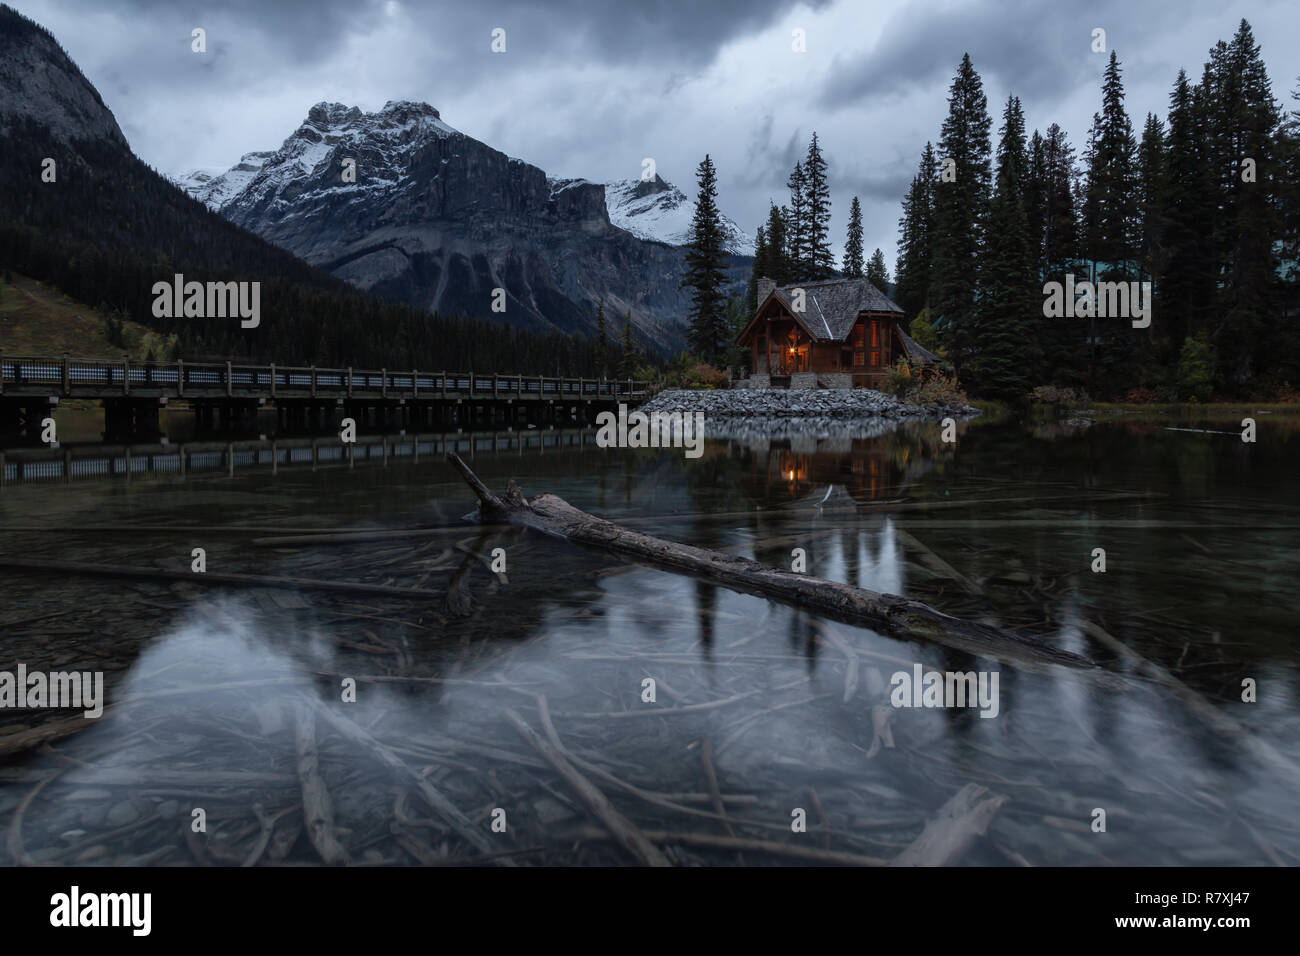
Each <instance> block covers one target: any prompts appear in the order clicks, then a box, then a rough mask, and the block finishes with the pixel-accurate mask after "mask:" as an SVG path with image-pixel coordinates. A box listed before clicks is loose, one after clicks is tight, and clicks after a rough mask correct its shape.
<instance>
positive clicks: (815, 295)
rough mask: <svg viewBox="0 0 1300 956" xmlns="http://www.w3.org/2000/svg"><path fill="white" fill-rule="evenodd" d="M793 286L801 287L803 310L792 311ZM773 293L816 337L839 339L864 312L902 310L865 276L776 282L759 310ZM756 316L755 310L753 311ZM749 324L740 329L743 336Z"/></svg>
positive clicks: (823, 339)
mask: <svg viewBox="0 0 1300 956" xmlns="http://www.w3.org/2000/svg"><path fill="white" fill-rule="evenodd" d="M796 289H803V291H804V310H803V312H802V313H800V312H795V309H794V293H795V290H796ZM773 296H775V297H776V299H777V301H779V302H780V303H781V306H782V307H783V308H784V309H785V310H786V311H787V312H789V313H790V314H791V315H793V316H794V317H795V318H796V319H797V320H798V321H799V323H800V324H801V325H802V326H803V327H804V328H805V329H807V330H808V333H809V334H810V335H811V336H812V337H813V339H814V340H816V341H821V342H842V341H844V340H845V339H846V338H848V335H849V333H850V332H851V331H852V330H853V325H854V323H855V322H857V319H858V316H859V314H861V313H863V312H893V313H897V315H898V316H899V317H900V318H901V317H902V315H903V310H902V309H900V308H899V307H898V306H897V305H895V304H894V303H893V302H891V301H890V300H889V297H888V296H886V295H885V294H884V293H883V292H881V291H880V290H879V289H877V288H876V287H875V286H874V285H872V284H871V283H870V282H869V281H867V280H866V279H844V278H840V279H823V280H821V281H819V282H792V283H790V284H789V285H783V286H778V287H777V288H776V289H775V290H773V291H772V292H771V293H770V294H769V295H768V297H767V299H764V300H763V301H762V302H761V303H759V307H758V311H759V312H762V311H763V307H764V306H765V305H766V304H767V302H768V300H769V299H771V298H772V297H773ZM755 317H756V318H757V313H755ZM750 325H753V322H752V320H751V322H750V324H749V325H747V326H746V327H745V331H744V332H742V333H741V338H744V337H745V336H746V335H747V334H748V332H749V330H750Z"/></svg>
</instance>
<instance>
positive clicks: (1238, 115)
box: [1209, 20, 1281, 391]
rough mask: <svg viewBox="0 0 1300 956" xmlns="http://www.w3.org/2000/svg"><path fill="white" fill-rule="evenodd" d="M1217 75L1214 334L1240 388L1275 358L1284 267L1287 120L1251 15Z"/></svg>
mask: <svg viewBox="0 0 1300 956" xmlns="http://www.w3.org/2000/svg"><path fill="white" fill-rule="evenodd" d="M1216 52H1217V48H1216ZM1214 77H1215V80H1216V82H1217V84H1218V88H1217V89H1216V90H1215V91H1214V93H1213V95H1212V96H1211V97H1210V101H1211V102H1212V103H1214V104H1215V106H1216V108H1215V109H1213V110H1212V111H1211V117H1210V119H1211V122H1210V136H1209V139H1210V145H1211V157H1210V158H1211V162H1213V163H1214V168H1215V169H1216V170H1217V171H1219V173H1220V180H1219V207H1220V210H1221V221H1220V224H1221V226H1222V229H1221V233H1220V241H1219V243H1218V244H1217V247H1216V250H1215V251H1216V253H1218V255H1219V256H1220V261H1219V269H1218V275H1219V296H1218V309H1217V310H1216V313H1217V314H1216V319H1217V321H1215V322H1214V323H1213V324H1212V326H1211V328H1210V342H1211V344H1212V345H1213V346H1214V347H1215V351H1216V352H1217V354H1218V356H1219V360H1220V363H1221V364H1220V369H1219V372H1220V379H1221V381H1223V382H1224V383H1225V384H1229V385H1231V386H1232V387H1234V388H1235V389H1237V390H1239V391H1240V390H1244V389H1245V388H1246V387H1247V386H1248V385H1249V384H1250V382H1251V380H1252V379H1253V378H1254V377H1255V375H1256V374H1257V372H1258V369H1259V368H1260V366H1261V364H1266V363H1267V361H1268V353H1269V350H1270V349H1271V348H1272V347H1273V345H1272V343H1271V342H1270V339H1271V338H1272V336H1271V335H1270V334H1269V327H1270V324H1271V323H1270V317H1271V315H1272V314H1273V311H1274V304H1275V295H1276V291H1277V289H1276V283H1277V269H1278V261H1277V257H1276V254H1275V252H1274V246H1273V243H1274V237H1275V235H1276V234H1277V231H1278V227H1277V220H1276V196H1277V185H1276V179H1277V177H1276V173H1275V172H1274V152H1275V148H1276V147H1275V134H1276V131H1277V127H1278V125H1279V123H1280V121H1281V117H1280V115H1279V113H1278V109H1277V104H1276V103H1275V102H1274V99H1273V92H1272V83H1271V82H1270V81H1269V78H1268V71H1267V70H1266V69H1265V68H1264V61H1263V59H1262V58H1261V57H1260V51H1259V46H1258V45H1257V44H1256V43H1255V37H1254V33H1253V32H1252V31H1251V28H1250V24H1249V23H1247V22H1246V21H1245V20H1242V21H1241V23H1240V25H1239V26H1238V28H1237V32H1236V34H1235V35H1234V36H1233V38H1232V42H1231V43H1229V44H1227V47H1226V51H1225V55H1224V57H1223V62H1222V65H1221V68H1218V69H1216V70H1215V71H1214ZM1252 164H1253V176H1252V175H1250V170H1251V165H1252ZM1249 179H1253V180H1254V181H1253V182H1252V181H1248V180H1249Z"/></svg>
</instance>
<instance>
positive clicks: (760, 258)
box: [744, 226, 772, 315]
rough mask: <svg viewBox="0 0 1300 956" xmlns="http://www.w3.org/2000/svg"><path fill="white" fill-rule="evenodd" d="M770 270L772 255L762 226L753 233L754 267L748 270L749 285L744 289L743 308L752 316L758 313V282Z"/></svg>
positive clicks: (765, 231)
mask: <svg viewBox="0 0 1300 956" xmlns="http://www.w3.org/2000/svg"><path fill="white" fill-rule="evenodd" d="M771 268H772V253H771V250H769V249H768V246H767V230H766V229H764V228H763V227H762V226H759V227H758V230H757V231H756V232H755V233H754V265H753V267H752V268H751V269H750V270H749V284H748V285H747V286H746V287H745V301H744V306H745V308H746V309H748V310H749V314H750V315H753V314H754V313H755V312H756V311H758V280H759V278H760V277H761V276H765V275H767V274H768V272H769V271H770V270H771Z"/></svg>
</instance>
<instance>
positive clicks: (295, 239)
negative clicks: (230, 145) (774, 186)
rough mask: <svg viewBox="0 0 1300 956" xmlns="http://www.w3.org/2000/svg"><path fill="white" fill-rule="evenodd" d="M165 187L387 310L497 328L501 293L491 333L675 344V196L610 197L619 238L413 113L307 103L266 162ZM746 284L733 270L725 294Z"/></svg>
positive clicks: (505, 159)
mask: <svg viewBox="0 0 1300 956" xmlns="http://www.w3.org/2000/svg"><path fill="white" fill-rule="evenodd" d="M353 171H355V175H352V172H353ZM174 181H175V182H177V184H178V185H180V186H181V188H183V189H184V190H185V191H187V192H188V193H189V194H190V195H191V196H194V197H195V198H197V199H200V200H201V201H203V202H205V203H207V204H208V206H209V207H210V208H212V209H215V210H217V211H219V212H220V213H221V214H222V215H223V216H225V217H226V218H227V219H230V220H231V221H232V222H234V223H236V224H237V225H240V226H243V227H244V228H246V229H250V230H252V231H253V232H256V233H257V234H259V235H261V236H262V237H263V238H265V239H267V240H269V241H271V242H273V243H275V244H277V245H279V246H281V247H283V248H285V249H288V250H289V251H290V252H293V253H294V254H295V255H298V256H299V257H301V258H303V259H305V260H307V261H308V262H310V263H312V264H313V265H316V266H319V267H320V268H323V269H325V270H326V271H328V272H331V273H333V274H334V275H336V276H338V277H339V278H341V279H344V280H346V281H348V282H350V283H352V284H353V285H356V286H358V287H360V288H362V289H366V290H368V291H371V292H374V293H376V294H378V295H382V296H385V297H387V298H392V299H397V300H399V301H403V302H408V303H410V304H412V305H416V306H420V307H423V308H428V309H431V310H434V311H438V312H441V313H443V314H462V315H474V316H480V317H497V316H496V315H495V314H494V312H493V311H492V309H491V307H490V303H491V301H492V297H493V290H495V289H504V290H506V303H507V304H506V311H505V314H504V315H503V316H500V318H501V319H502V320H504V321H506V322H508V323H510V324H516V325H526V326H532V327H542V328H553V329H559V330H562V331H565V332H571V331H584V332H585V331H590V329H591V328H592V326H593V325H594V318H595V313H596V308H597V305H598V304H599V303H600V302H604V305H605V312H606V314H607V315H610V314H614V315H624V314H627V313H630V314H631V316H632V322H633V325H634V326H635V327H636V328H637V329H638V330H639V331H640V332H641V334H642V337H643V338H645V339H647V340H649V341H651V342H658V343H659V344H661V345H662V347H663V348H665V349H669V350H675V349H677V348H680V347H681V345H682V343H683V330H684V324H685V320H686V315H687V311H688V301H687V298H686V295H685V293H684V291H683V290H682V289H680V288H679V287H678V283H679V281H680V277H681V272H682V265H683V256H684V253H683V250H682V249H681V248H680V247H678V246H677V245H676V242H677V240H676V239H674V238H671V237H670V236H669V234H668V233H666V232H665V231H664V230H666V229H668V228H669V224H670V223H672V222H675V220H674V219H673V215H675V216H682V215H684V216H685V219H684V220H683V222H684V223H685V224H686V225H688V224H689V219H690V216H691V214H692V204H691V203H690V202H689V201H687V200H686V197H685V196H683V195H682V194H681V192H680V191H678V190H676V189H674V188H673V187H671V186H670V185H668V184H667V183H664V182H663V181H662V180H659V181H657V182H652V183H648V184H644V185H645V186H646V187H647V188H645V189H642V190H641V192H642V194H643V195H642V196H641V197H640V199H639V200H637V199H635V197H634V196H633V194H634V193H636V191H637V190H636V189H635V188H630V189H626V190H621V191H620V192H619V193H618V196H619V202H620V205H619V209H620V210H621V212H620V215H621V216H622V217H623V221H626V222H628V223H629V224H630V225H631V226H633V227H634V229H633V230H627V229H624V228H620V227H619V226H618V225H617V224H616V223H614V222H612V221H611V215H610V209H607V208H606V187H604V186H602V185H600V184H598V183H591V182H588V181H586V180H582V179H551V178H548V177H547V176H546V174H545V173H544V172H543V171H542V170H541V169H538V168H537V167H536V166H533V165H531V164H529V163H526V162H524V161H523V160H519V159H514V158H511V157H509V156H507V155H505V154H504V153H502V152H500V151H498V150H495V149H492V148H491V147H490V146H487V145H485V144H484V143H481V142H479V141H478V140H476V139H473V138H472V137H469V136H466V135H465V134H463V133H460V132H458V131H457V130H455V129H453V128H452V127H451V126H449V125H448V124H447V123H445V122H444V121H443V120H442V118H441V116H440V115H439V113H438V111H437V110H435V109H434V108H433V107H432V106H429V105H428V104H427V103H411V102H406V101H401V102H390V103H387V104H385V106H384V108H383V109H382V110H380V111H378V112H376V113H365V112H362V111H361V110H360V109H358V108H356V107H349V106H344V105H342V104H339V103H318V104H316V105H315V106H313V107H312V108H311V110H310V111H309V112H308V114H307V118H306V120H305V121H304V122H303V123H302V125H300V126H299V127H298V129H297V130H295V131H294V132H293V133H292V134H291V135H290V136H289V137H288V138H287V139H286V140H285V141H284V143H283V144H282V145H281V146H280V148H279V149H276V150H273V151H270V152H255V153H249V154H247V155H245V156H244V157H243V158H242V159H241V160H240V162H239V163H238V164H237V165H236V166H234V167H232V168H231V169H229V170H226V171H224V172H219V171H215V170H197V171H193V172H191V173H188V174H185V175H183V176H180V177H177V178H176V179H175V180H174ZM632 185H633V186H634V187H635V185H636V184H632ZM647 200H648V201H647ZM629 202H632V205H629ZM673 210H676V211H675V212H672V211H673ZM683 210H684V212H683ZM670 212H672V215H670ZM681 228H682V229H684V228H685V225H683V226H682V227H681ZM656 230H657V231H656ZM736 233H737V234H739V230H736ZM646 240H652V241H646ZM664 243H669V245H664ZM742 248H743V247H742ZM742 254H743V253H742ZM747 272H748V264H747V262H746V261H744V260H733V271H732V275H733V279H734V280H735V281H736V283H737V284H738V285H739V284H740V283H742V282H743V281H744V280H745V279H746V278H747Z"/></svg>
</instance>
